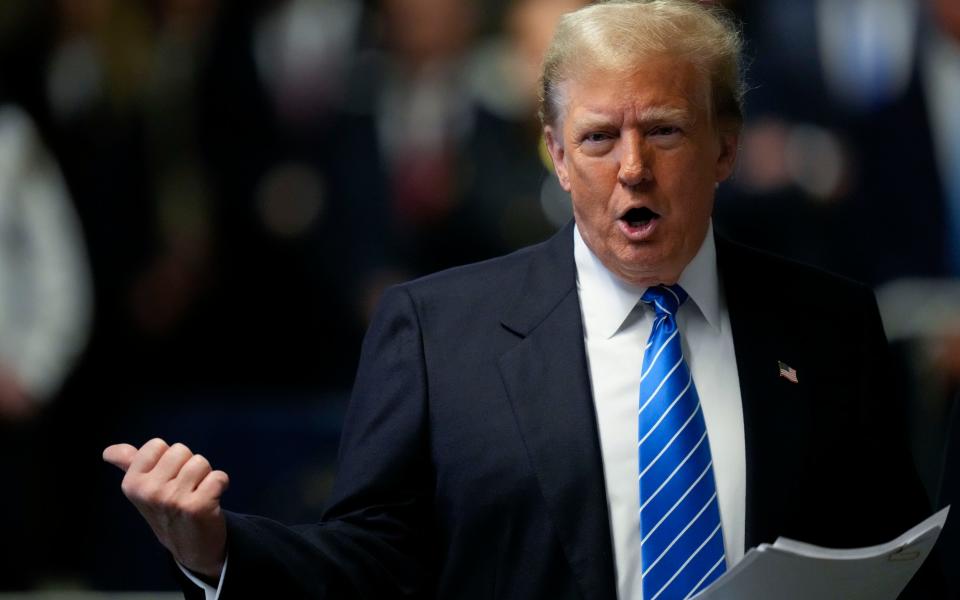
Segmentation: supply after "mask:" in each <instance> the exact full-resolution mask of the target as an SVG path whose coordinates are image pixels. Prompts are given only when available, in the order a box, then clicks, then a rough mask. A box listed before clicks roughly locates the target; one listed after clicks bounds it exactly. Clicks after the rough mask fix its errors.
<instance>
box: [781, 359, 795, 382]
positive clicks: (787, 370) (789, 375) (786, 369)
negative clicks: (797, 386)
mask: <svg viewBox="0 0 960 600" xmlns="http://www.w3.org/2000/svg"><path fill="white" fill-rule="evenodd" d="M777 365H778V366H779V367H780V377H783V378H784V379H786V380H787V381H789V382H790V383H800V382H799V381H797V370H796V369H794V368H793V367H791V366H790V365H788V364H787V363H785V362H783V361H782V360H778V361H777Z"/></svg>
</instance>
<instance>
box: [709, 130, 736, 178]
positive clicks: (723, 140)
mask: <svg viewBox="0 0 960 600" xmlns="http://www.w3.org/2000/svg"><path fill="white" fill-rule="evenodd" d="M719 138H720V140H719V141H720V154H719V156H717V165H716V172H715V174H714V179H715V181H716V182H717V183H720V182H721V181H725V180H726V179H727V178H728V177H730V175H732V174H733V169H734V167H735V166H736V164H737V149H738V144H739V143H740V130H739V129H737V128H735V127H730V128H721V129H720V132H719Z"/></svg>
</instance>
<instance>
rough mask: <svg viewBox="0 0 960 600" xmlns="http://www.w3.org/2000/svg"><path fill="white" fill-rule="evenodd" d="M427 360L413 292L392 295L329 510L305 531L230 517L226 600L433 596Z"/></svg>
mask: <svg viewBox="0 0 960 600" xmlns="http://www.w3.org/2000/svg"><path fill="white" fill-rule="evenodd" d="M423 354H424V353H423V344H422V335H421V328H420V323H419V318H418V316H417V313H416V310H415V308H414V303H413V300H412V298H411V296H410V294H409V293H408V292H407V291H406V289H405V288H403V287H399V288H392V289H391V290H388V292H387V293H386V294H385V296H384V298H383V300H382V301H381V304H380V307H379V309H378V311H377V315H376V316H375V318H374V321H373V323H372V324H371V326H370V329H369V331H368V333H367V336H366V338H365V340H364V344H363V349H362V353H361V359H360V366H359V369H358V373H357V379H356V383H355V385H354V392H353V396H352V398H351V402H350V407H349V409H348V411H347V417H346V421H345V424H344V430H343V434H342V438H341V444H340V452H339V457H338V472H337V480H336V483H335V485H334V490H333V494H332V498H331V502H330V504H329V506H328V508H327V510H326V511H325V513H324V515H323V517H322V519H321V521H320V522H319V523H316V524H312V525H306V526H297V527H288V526H285V525H282V524H280V523H277V522H275V521H271V520H269V519H265V518H261V517H255V516H249V515H241V514H234V513H228V514H227V528H228V553H229V556H230V568H229V569H228V570H227V573H226V577H225V580H224V583H223V589H222V593H221V596H220V597H221V598H222V599H223V600H230V599H232V598H250V597H262V598H270V597H273V598H281V597H282V598H323V599H340V598H351V599H353V598H410V597H420V596H423V595H424V594H425V592H426V589H427V587H428V586H429V582H431V581H432V580H433V577H432V576H431V573H430V564H431V561H430V556H429V553H430V546H429V541H430V540H431V539H432V537H433V536H432V535H431V534H430V529H431V517H430V515H431V514H432V511H431V509H430V505H431V501H432V500H431V499H432V489H433V484H432V481H433V474H432V469H431V467H430V464H431V461H430V452H429V441H428V430H427V427H428V416H427V410H426V399H427V390H426V374H425V369H424V359H423ZM427 595H429V594H427Z"/></svg>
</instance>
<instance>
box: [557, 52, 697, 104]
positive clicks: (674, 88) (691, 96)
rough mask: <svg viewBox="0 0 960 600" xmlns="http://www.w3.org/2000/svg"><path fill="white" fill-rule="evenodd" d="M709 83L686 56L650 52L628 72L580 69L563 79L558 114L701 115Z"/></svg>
mask: <svg viewBox="0 0 960 600" xmlns="http://www.w3.org/2000/svg"><path fill="white" fill-rule="evenodd" d="M708 90H709V86H708V81H707V79H706V77H705V76H704V75H703V74H702V73H701V72H700V71H699V70H698V69H697V68H696V67H695V66H694V64H693V63H692V62H690V61H689V60H684V59H682V58H676V57H672V56H655V57H651V58H647V59H645V60H643V61H641V62H639V63H638V64H637V65H636V66H635V68H633V69H630V70H610V69H603V68H587V69H581V70H579V72H577V73H575V74H574V75H572V76H571V77H570V78H568V79H567V80H566V81H565V82H564V83H563V104H564V113H565V114H566V115H567V116H568V117H570V118H572V119H578V118H588V117H590V116H591V115H627V114H633V115H634V116H636V118H638V119H639V118H641V116H642V117H644V118H647V119H650V118H667V117H680V116H686V117H688V118H696V119H699V118H701V117H704V118H707V117H708V115H707V112H708V109H709V93H708Z"/></svg>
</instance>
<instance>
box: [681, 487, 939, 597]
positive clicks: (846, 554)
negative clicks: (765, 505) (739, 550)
mask: <svg viewBox="0 0 960 600" xmlns="http://www.w3.org/2000/svg"><path fill="white" fill-rule="evenodd" d="M949 510H950V507H949V506H948V507H947V508H944V509H943V510H941V511H940V512H938V513H937V514H935V515H933V516H932V517H930V518H929V519H927V520H925V521H923V522H922V523H920V524H919V525H917V526H916V527H914V528H912V529H910V530H909V531H907V532H906V533H904V534H903V535H901V536H900V537H898V538H897V539H895V540H893V541H891V542H888V543H886V544H881V545H879V546H870V547H869V548H854V549H849V550H835V549H831V548H822V547H820V546H813V545H811V544H805V543H803V542H797V541H794V540H790V539H787V538H778V539H777V541H776V542H774V543H773V544H772V545H770V544H761V545H760V546H757V547H756V548H753V549H752V550H750V551H749V552H747V555H746V556H744V557H743V560H741V561H740V562H739V563H737V564H736V565H735V566H734V567H733V568H732V569H730V570H729V571H727V572H726V573H724V574H723V575H722V576H721V577H720V578H718V579H717V580H716V581H715V582H713V584H712V585H711V586H710V587H708V588H707V589H705V590H703V591H702V592H700V593H699V594H697V595H696V596H694V598H695V600H755V599H756V600H767V599H769V598H777V599H778V600H834V599H836V600H895V599H896V597H897V596H899V595H900V592H902V591H903V589H904V588H905V587H906V586H907V583H909V582H910V578H912V577H913V575H914V574H915V573H916V572H917V569H919V568H920V565H921V564H923V561H924V560H925V559H926V558H927V556H928V555H929V554H930V551H931V550H932V549H933V545H934V544H935V543H936V541H937V537H939V535H940V531H941V530H942V529H943V525H944V523H945V522H946V520H947V513H948V511H949Z"/></svg>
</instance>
